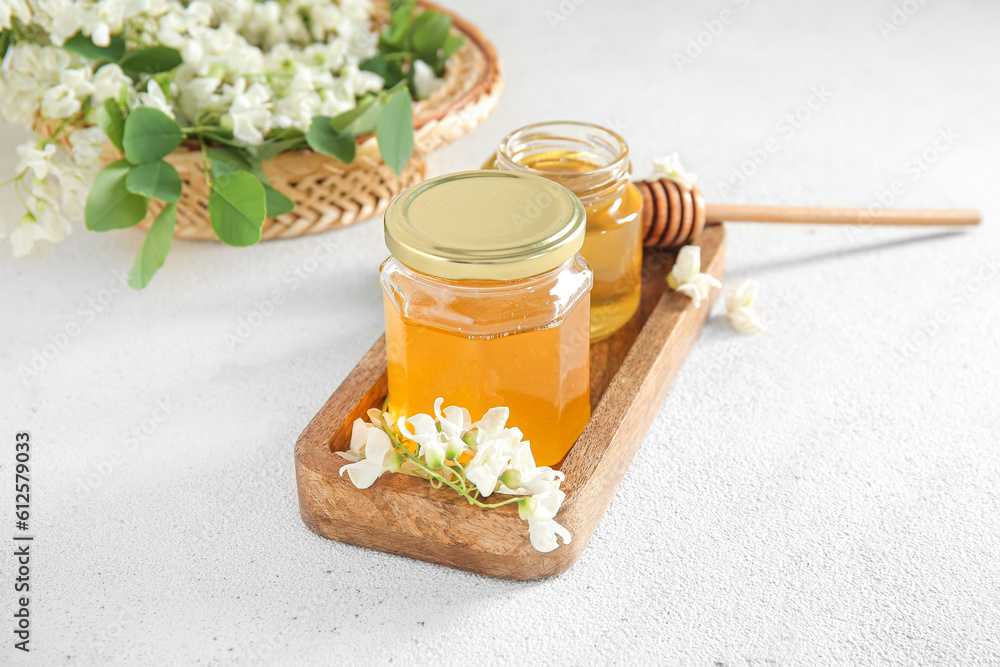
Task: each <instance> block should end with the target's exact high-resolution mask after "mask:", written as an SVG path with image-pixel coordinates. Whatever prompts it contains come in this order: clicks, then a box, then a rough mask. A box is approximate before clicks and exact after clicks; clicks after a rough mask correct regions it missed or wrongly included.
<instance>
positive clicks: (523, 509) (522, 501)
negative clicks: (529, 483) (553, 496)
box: [517, 496, 538, 521]
mask: <svg viewBox="0 0 1000 667" xmlns="http://www.w3.org/2000/svg"><path fill="white" fill-rule="evenodd" d="M537 508H538V501H537V500H535V499H534V498H532V497H531V496H524V497H523V498H519V499H518V501H517V515H518V516H519V517H521V518H522V519H524V520H525V521H527V520H528V519H530V518H531V517H533V516H534V515H535V510H536V509H537Z"/></svg>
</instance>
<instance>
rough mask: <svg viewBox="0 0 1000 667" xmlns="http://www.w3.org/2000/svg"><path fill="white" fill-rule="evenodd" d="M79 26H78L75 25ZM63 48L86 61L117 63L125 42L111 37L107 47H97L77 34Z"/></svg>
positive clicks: (79, 33)
mask: <svg viewBox="0 0 1000 667" xmlns="http://www.w3.org/2000/svg"><path fill="white" fill-rule="evenodd" d="M77 25H79V24H77ZM63 48H64V49H66V50H67V51H72V52H73V53H78V54H80V55H81V56H83V57H84V58H86V59H87V60H111V61H114V62H117V61H119V60H121V58H122V56H124V55H125V40H124V39H123V38H122V37H121V36H120V35H112V36H111V41H110V43H109V44H108V45H107V46H97V45H96V44H94V41H93V40H92V39H91V38H90V37H87V36H86V35H84V34H83V33H82V32H78V33H76V34H75V35H73V36H72V37H70V38H69V39H67V40H66V43H65V44H63Z"/></svg>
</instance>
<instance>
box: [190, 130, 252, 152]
mask: <svg viewBox="0 0 1000 667" xmlns="http://www.w3.org/2000/svg"><path fill="white" fill-rule="evenodd" d="M201 136H202V137H203V138H205V139H208V140H210V141H215V142H218V143H220V144H225V145H226V146H232V147H233V148H247V145H246V144H244V143H241V142H239V141H237V140H236V139H234V138H233V133H232V132H229V131H227V130H218V131H215V132H202V133H201Z"/></svg>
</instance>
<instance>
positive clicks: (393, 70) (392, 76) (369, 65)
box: [360, 55, 406, 88]
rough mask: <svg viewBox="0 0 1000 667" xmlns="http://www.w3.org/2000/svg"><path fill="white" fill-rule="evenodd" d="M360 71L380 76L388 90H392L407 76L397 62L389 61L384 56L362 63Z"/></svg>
mask: <svg viewBox="0 0 1000 667" xmlns="http://www.w3.org/2000/svg"><path fill="white" fill-rule="evenodd" d="M360 69H362V70H364V71H366V72H374V73H375V74H378V75H379V76H380V77H382V79H383V80H384V81H385V85H386V87H387V88H392V87H393V86H395V85H396V84H397V83H399V82H400V81H402V80H403V79H404V78H405V76H406V75H405V74H403V68H402V67H400V66H399V62H398V61H397V60H388V59H386V57H385V56H384V55H377V56H375V57H374V58H372V59H371V60H366V61H365V62H363V63H361V65H360Z"/></svg>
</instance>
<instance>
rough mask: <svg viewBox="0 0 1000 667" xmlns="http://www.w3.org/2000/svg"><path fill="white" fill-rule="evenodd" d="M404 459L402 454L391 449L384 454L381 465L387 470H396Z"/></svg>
mask: <svg viewBox="0 0 1000 667" xmlns="http://www.w3.org/2000/svg"><path fill="white" fill-rule="evenodd" d="M405 461H406V459H405V458H404V457H403V455H402V454H400V453H399V452H397V451H396V450H393V451H391V452H389V453H388V454H386V455H385V459H384V460H383V461H382V467H383V468H385V469H386V470H388V471H389V472H396V471H397V470H399V467H400V466H401V465H403V463H404V462H405Z"/></svg>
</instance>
